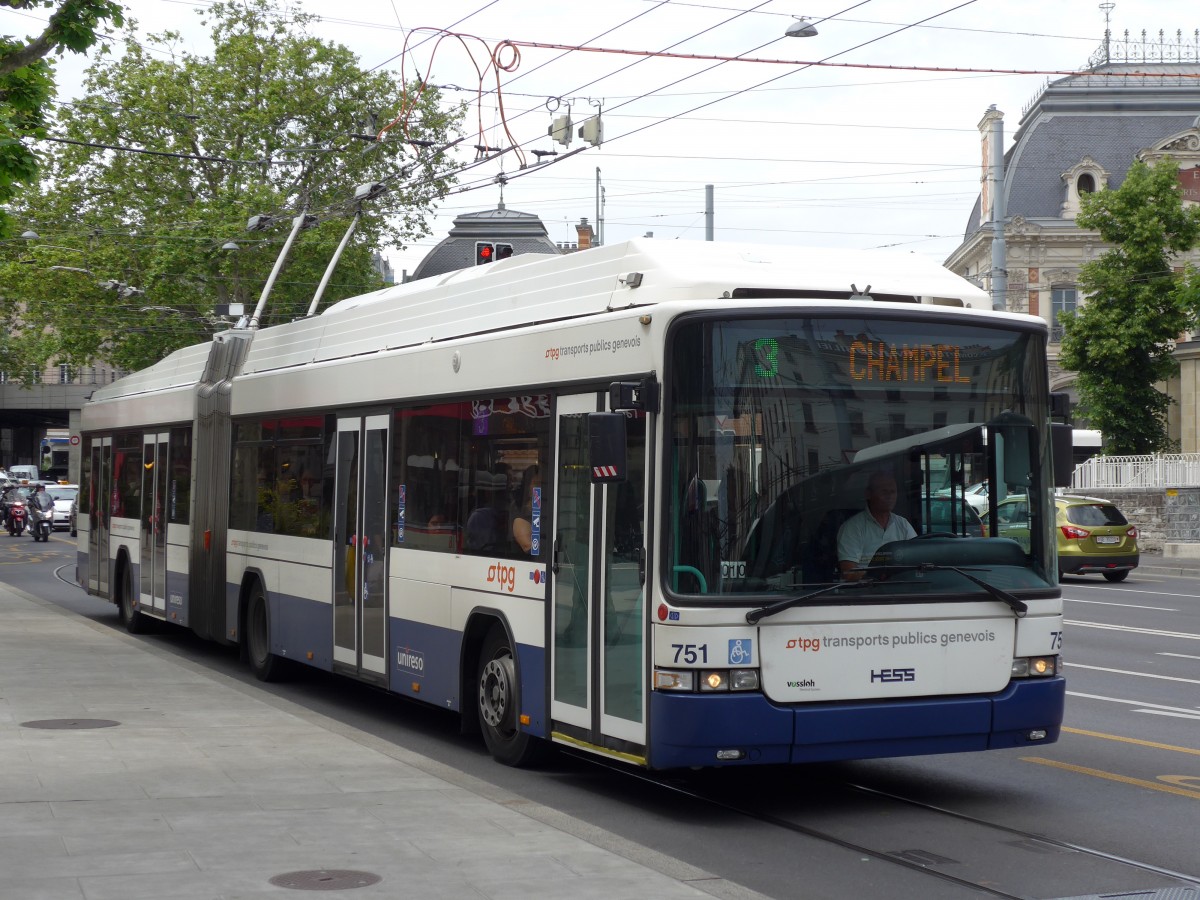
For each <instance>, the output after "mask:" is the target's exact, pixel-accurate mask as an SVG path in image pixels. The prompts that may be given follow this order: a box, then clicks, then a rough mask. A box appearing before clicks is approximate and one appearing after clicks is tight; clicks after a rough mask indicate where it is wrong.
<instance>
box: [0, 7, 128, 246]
mask: <svg viewBox="0 0 1200 900" xmlns="http://www.w3.org/2000/svg"><path fill="white" fill-rule="evenodd" d="M0 6H6V7H9V8H11V9H21V10H31V9H54V12H53V13H51V15H50V20H49V22H47V23H46V27H45V29H43V31H42V33H41V34H39V35H37V36H36V37H30V38H26V39H25V40H24V41H21V40H18V39H17V38H14V37H13V36H12V35H4V36H2V37H0V204H7V203H9V202H10V201H11V200H12V199H13V197H14V196H15V195H16V193H17V191H18V190H20V188H21V186H22V185H27V184H33V183H34V182H35V181H36V180H37V174H38V159H37V155H36V154H35V153H34V151H33V149H32V148H31V147H30V146H29V145H28V143H26V142H27V141H28V140H29V139H31V138H40V137H43V136H45V127H46V106H47V104H49V103H50V101H51V100H52V99H54V69H53V66H52V64H51V61H50V60H48V59H47V58H46V57H47V56H49V55H50V54H52V53H58V54H61V53H63V51H65V50H70V51H71V52H73V53H84V52H86V51H87V50H88V49H89V48H91V47H92V46H93V45H94V44H95V43H96V41H97V40H98V37H99V35H98V34H97V29H99V28H100V27H102V26H103V25H104V23H106V22H111V23H112V24H113V25H115V26H117V27H120V26H121V25H122V24H123V22H124V13H123V11H122V8H121V5H120V4H119V3H116V2H113V0H0ZM10 228H11V223H10V220H9V218H8V216H7V215H6V214H5V213H4V211H3V210H0V237H4V236H7V233H8V231H9V230H10Z"/></svg>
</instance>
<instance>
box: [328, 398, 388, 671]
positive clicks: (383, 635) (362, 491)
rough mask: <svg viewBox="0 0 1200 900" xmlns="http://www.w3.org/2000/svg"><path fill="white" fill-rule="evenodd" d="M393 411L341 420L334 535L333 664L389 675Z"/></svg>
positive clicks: (339, 421)
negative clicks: (389, 468)
mask: <svg viewBox="0 0 1200 900" xmlns="http://www.w3.org/2000/svg"><path fill="white" fill-rule="evenodd" d="M388 427H389V417H388V416H387V415H370V416H353V417H346V418H340V419H338V427H337V475H336V493H335V496H334V520H333V521H334V526H333V527H334V539H333V662H334V667H335V668H336V669H338V670H339V671H343V672H347V673H349V674H353V675H356V676H358V677H360V678H365V679H367V680H370V681H381V680H383V679H385V678H386V675H387V668H386V655H387V620H388V616H387V534H388V532H387V459H388V458H387V448H388Z"/></svg>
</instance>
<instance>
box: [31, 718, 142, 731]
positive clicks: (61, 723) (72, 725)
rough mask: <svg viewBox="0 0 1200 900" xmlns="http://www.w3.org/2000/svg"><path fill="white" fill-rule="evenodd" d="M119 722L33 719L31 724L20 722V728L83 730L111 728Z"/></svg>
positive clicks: (108, 720)
mask: <svg viewBox="0 0 1200 900" xmlns="http://www.w3.org/2000/svg"><path fill="white" fill-rule="evenodd" d="M120 724H121V723H120V722H114V721H113V720H112V719H35V720H34V721H32V722H22V723H21V727H22V728H59V729H83V728H112V727H113V726H114V725H120Z"/></svg>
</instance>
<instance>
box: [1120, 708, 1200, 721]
mask: <svg viewBox="0 0 1200 900" xmlns="http://www.w3.org/2000/svg"><path fill="white" fill-rule="evenodd" d="M1134 712H1139V713H1145V714H1146V715H1148V716H1172V717H1174V718H1176V719H1193V720H1194V721H1197V722H1200V712H1194V713H1191V714H1190V715H1189V714H1188V713H1175V712H1166V711H1164V710H1161V709H1135V710H1134Z"/></svg>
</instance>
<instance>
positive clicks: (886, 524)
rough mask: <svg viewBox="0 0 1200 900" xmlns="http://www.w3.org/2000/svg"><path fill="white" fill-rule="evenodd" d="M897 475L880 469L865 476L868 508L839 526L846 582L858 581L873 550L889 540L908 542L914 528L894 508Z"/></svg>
mask: <svg viewBox="0 0 1200 900" xmlns="http://www.w3.org/2000/svg"><path fill="white" fill-rule="evenodd" d="M897 495H898V491H897V488H896V478H895V476H893V475H892V474H891V473H890V472H885V471H882V470H879V471H875V472H872V473H871V477H870V478H868V479H867V490H866V499H867V508H866V509H864V510H862V511H861V512H859V513H858V514H857V515H855V516H852V517H851V518H850V519H848V520H847V521H846V522H845V523H844V524H843V525H842V527H841V528H840V529H838V540H837V555H838V569H839V570H840V571H841V573H842V578H843V579H844V580H846V581H858V580H859V579H860V578H862V576H863V572H864V570H865V569H866V567H867V566H868V565H869V564H870V562H871V558H872V557H873V556H874V555H875V551H876V550H878V549H879V548H880V547H882V546H883V545H884V544H886V543H888V542H889V541H907V540H909V539H911V538H915V537H916V536H917V532H916V530H915V529H914V528H913V527H912V525H910V524H909V522H908V520H907V519H905V518H904V517H903V516H899V515H897V514H896V513H894V512H892V510H893V509H895V508H896V497H897Z"/></svg>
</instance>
